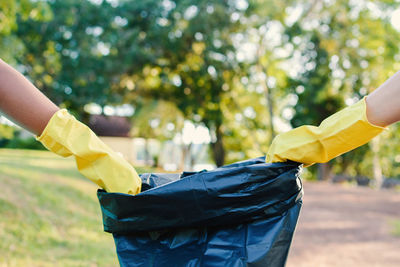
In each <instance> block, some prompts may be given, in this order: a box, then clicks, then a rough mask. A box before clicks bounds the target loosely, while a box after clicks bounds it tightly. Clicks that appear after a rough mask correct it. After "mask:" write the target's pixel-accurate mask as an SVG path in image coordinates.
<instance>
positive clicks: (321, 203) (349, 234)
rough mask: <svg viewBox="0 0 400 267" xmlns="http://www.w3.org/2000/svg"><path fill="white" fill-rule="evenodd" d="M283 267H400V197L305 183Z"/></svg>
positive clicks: (382, 192)
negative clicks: (399, 223) (399, 228)
mask: <svg viewBox="0 0 400 267" xmlns="http://www.w3.org/2000/svg"><path fill="white" fill-rule="evenodd" d="M304 190H305V196H304V204H303V210H302V213H301V215H300V219H299V224H298V227H297V230H296V233H295V236H294V240H293V245H292V248H291V251H290V253H289V258H288V262H287V267H325V266H326V267H331V266H334V267H347V266H357V267H358V266H363V267H367V266H368V267H369V266H373V267H375V266H383V267H392V266H393V267H395V266H396V267H399V266H400V237H395V236H394V235H393V234H392V233H391V232H392V231H393V226H392V225H391V222H392V221H393V220H394V219H400V193H396V192H393V191H386V190H384V191H375V190H372V189H369V188H349V187H343V186H341V185H332V184H328V183H305V184H304Z"/></svg>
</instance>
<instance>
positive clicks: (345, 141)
mask: <svg viewBox="0 0 400 267" xmlns="http://www.w3.org/2000/svg"><path fill="white" fill-rule="evenodd" d="M384 129H385V128H383V127H379V126H375V125H372V124H371V123H369V122H368V120H367V115H366V101H365V98H364V99H362V100H360V101H359V102H357V103H356V104H354V105H352V106H349V107H347V108H345V109H343V110H341V111H339V112H337V113H335V114H333V115H332V116H330V117H328V118H327V119H325V120H324V121H323V122H322V123H321V125H320V126H318V127H315V126H309V125H306V126H301V127H298V128H296V129H293V130H291V131H289V132H286V133H283V134H280V135H278V136H277V137H276V138H275V139H274V140H273V142H272V145H271V147H270V149H269V151H268V154H267V158H266V161H267V162H283V161H287V160H291V161H296V162H300V163H303V164H305V166H310V165H312V164H314V163H325V162H328V161H329V160H331V159H333V158H335V157H337V156H339V155H341V154H343V153H346V152H348V151H350V150H353V149H355V148H357V147H359V146H361V145H363V144H365V143H367V142H368V141H369V140H371V139H372V138H374V137H375V136H376V135H378V134H379V133H381V132H382V131H383V130H384Z"/></svg>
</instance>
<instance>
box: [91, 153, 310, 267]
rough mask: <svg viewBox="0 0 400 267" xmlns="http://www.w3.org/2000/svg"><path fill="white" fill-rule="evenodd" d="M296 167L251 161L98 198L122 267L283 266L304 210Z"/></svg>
mask: <svg viewBox="0 0 400 267" xmlns="http://www.w3.org/2000/svg"><path fill="white" fill-rule="evenodd" d="M300 171H301V165H299V164H298V163H294V162H284V163H266V162H265V158H263V157H261V158H256V159H251V160H247V161H243V162H238V163H234V164H231V165H227V166H224V167H221V168H217V169H215V170H212V171H201V172H193V173H183V174H155V173H151V174H142V175H141V179H142V192H141V193H140V194H137V195H129V194H122V193H107V192H106V191H104V190H99V191H98V194H97V195H98V199H99V201H100V205H101V211H102V215H103V224H104V230H105V231H106V232H109V233H112V234H113V237H114V241H115V246H116V251H117V255H118V259H119V262H120V265H121V266H123V267H139V266H140V267H145V266H146V267H169V266H171V267H192V266H193V267H194V266H199V267H200V266H215V267H217V266H218V267H222V266H224V267H225V266H232V267H239V266H254V267H256V266H260V267H261V266H263V267H265V266H272V267H275V266H284V265H285V262H286V258H287V255H288V252H289V248H290V245H291V241H292V237H293V233H294V230H295V227H296V224H297V219H298V216H299V213H300V208H301V205H302V194H303V193H302V192H303V191H302V184H301V180H300V177H299V173H300Z"/></svg>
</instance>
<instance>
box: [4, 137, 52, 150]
mask: <svg viewBox="0 0 400 267" xmlns="http://www.w3.org/2000/svg"><path fill="white" fill-rule="evenodd" d="M3 147H4V148H19V149H33V150H46V148H45V147H44V146H43V145H42V144H41V143H40V142H38V141H37V140H36V139H35V138H34V137H30V138H20V137H14V138H12V139H10V140H9V141H8V142H6V143H5V145H4V146H3Z"/></svg>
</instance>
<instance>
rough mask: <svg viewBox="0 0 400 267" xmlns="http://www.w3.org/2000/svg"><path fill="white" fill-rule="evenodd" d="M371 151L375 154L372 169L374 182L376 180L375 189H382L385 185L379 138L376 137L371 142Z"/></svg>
mask: <svg viewBox="0 0 400 267" xmlns="http://www.w3.org/2000/svg"><path fill="white" fill-rule="evenodd" d="M371 149H372V153H373V158H372V169H373V174H374V180H375V187H376V188H377V189H380V188H381V187H382V184H383V174H382V167H381V162H380V160H379V155H378V152H379V137H375V139H373V140H372V141H371Z"/></svg>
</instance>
